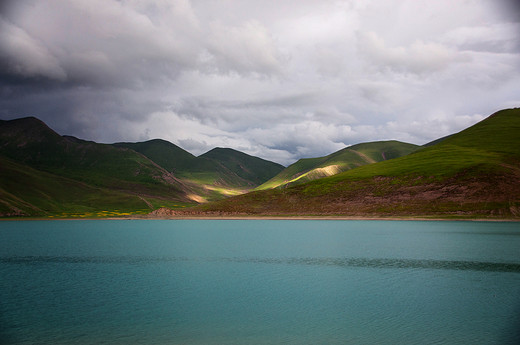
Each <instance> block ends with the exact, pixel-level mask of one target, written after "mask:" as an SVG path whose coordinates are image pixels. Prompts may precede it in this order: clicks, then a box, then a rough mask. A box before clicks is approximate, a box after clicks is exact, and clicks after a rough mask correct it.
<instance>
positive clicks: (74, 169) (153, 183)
mask: <svg viewBox="0 0 520 345" xmlns="http://www.w3.org/2000/svg"><path fill="white" fill-rule="evenodd" d="M0 157H1V158H2V165H1V167H0V173H1V174H2V179H1V180H0V188H2V199H1V200H0V201H1V202H2V204H3V205H4V206H2V207H3V212H1V213H4V214H9V213H25V214H28V215H45V214H52V213H55V212H61V211H62V210H69V211H71V210H73V209H76V210H78V211H80V210H86V209H89V210H92V211H96V210H106V209H105V208H104V206H102V204H104V203H105V204H106V201H107V200H110V199H112V200H115V199H117V200H119V201H120V203H118V204H119V206H117V207H115V208H114V206H116V203H112V204H111V205H112V208H111V209H126V210H129V209H134V210H137V209H140V210H142V209H148V210H150V209H153V208H155V207H156V206H157V205H159V206H160V205H161V204H165V205H171V204H173V203H189V202H191V203H193V201H192V200H191V199H190V198H191V197H190V196H191V195H193V190H192V189H191V188H190V186H189V185H188V184H186V183H183V182H182V181H180V180H178V179H177V178H175V176H173V175H172V174H170V173H169V172H168V171H166V170H165V169H163V168H161V167H160V166H158V165H157V164H156V163H154V162H152V161H151V160H150V159H148V158H146V157H145V156H143V155H141V154H139V153H137V152H135V151H133V150H129V149H125V148H117V147H114V146H112V145H105V144H97V143H94V142H90V141H84V140H80V139H77V138H73V137H62V136H60V135H59V134H57V133H56V132H54V131H53V130H52V129H50V128H49V127H47V125H45V124H44V123H43V122H41V121H40V120H38V119H36V118H34V117H29V118H22V119H17V120H11V121H0ZM59 181H61V182H63V183H58V182H59ZM28 186H31V188H29V187H28ZM50 186H52V188H51V187H50ZM96 195H97V196H98V197H96ZM13 198H14V199H13ZM7 200H10V201H7ZM15 200H18V201H19V202H20V203H19V204H17V203H15V202H14V201H15ZM72 200H74V201H72ZM160 200H162V202H159V201H160ZM96 203H98V204H99V206H96ZM17 205H18V206H17ZM20 205H30V206H28V208H23V207H19V206H20ZM17 209H19V210H21V211H16V210H17ZM9 210H11V211H9ZM13 210H14V211H13ZM36 210H40V211H36Z"/></svg>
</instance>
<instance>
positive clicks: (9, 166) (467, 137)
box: [0, 108, 520, 220]
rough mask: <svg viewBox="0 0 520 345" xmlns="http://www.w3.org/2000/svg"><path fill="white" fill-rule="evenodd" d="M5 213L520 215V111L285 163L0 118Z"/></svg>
mask: <svg viewBox="0 0 520 345" xmlns="http://www.w3.org/2000/svg"><path fill="white" fill-rule="evenodd" d="M0 216H1V217H3V218H7V219H13V218H14V219H18V218H22V219H25V218H27V217H29V218H30V217H33V218H34V217H38V218H49V219H56V218H58V219H59V218H106V217H142V218H183V217H250V216H254V217H348V218H358V217H360V218H410V217H411V218H417V217H421V218H436V219H437V218H443V219H477V218H478V219H512V220H519V219H520V109H518V108H515V109H505V110H501V111H498V112H496V113H494V114H492V115H490V116H489V117H488V118H486V119H485V120H483V121H481V122H479V123H477V124H475V125H474V126H471V127H469V128H467V129H465V130H463V131H461V132H459V133H455V134H453V135H450V136H448V137H445V138H442V139H439V140H436V141H434V142H432V143H430V144H427V145H424V146H418V145H413V144H409V143H403V142H399V141H378V142H370V143H361V144H357V145H353V146H349V147H346V148H344V149H342V150H340V151H337V152H334V153H332V154H330V155H327V156H324V157H316V158H307V159H300V160H299V161H297V162H295V163H294V164H292V165H290V166H288V167H283V166H282V165H280V164H277V163H274V162H270V161H267V160H264V159H261V158H258V157H253V156H250V155H247V154H245V153H242V152H239V151H236V150H233V149H229V148H215V149H212V150H210V151H208V152H207V153H205V154H203V155H200V156H194V155H192V154H191V153H189V152H187V151H185V150H183V149H182V148H180V147H178V146H176V145H174V144H172V143H170V142H168V141H165V140H161V139H155V140H150V141H146V142H138V143H115V144H99V143H95V142H92V141H86V140H81V139H78V138H75V137H71V136H62V135H59V134H58V133H56V132H55V131H53V130H52V129H50V128H49V127H48V126H47V125H46V124H45V123H43V122H42V121H40V120H38V119H37V118H34V117H29V118H21V119H16V120H9V121H0Z"/></svg>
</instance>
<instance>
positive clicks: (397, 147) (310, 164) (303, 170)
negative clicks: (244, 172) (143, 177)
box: [256, 141, 419, 190]
mask: <svg viewBox="0 0 520 345" xmlns="http://www.w3.org/2000/svg"><path fill="white" fill-rule="evenodd" d="M418 148H419V146H417V145H413V144H407V143H402V142H399V141H378V142H370V143H362V144H357V145H354V146H351V147H348V148H344V149H342V150H339V151H337V152H334V153H332V154H330V155H328V156H324V157H318V158H306V159H300V160H299V161H298V162H296V163H294V164H292V165H290V166H289V167H287V168H286V169H284V170H283V171H282V172H280V173H279V174H278V175H276V176H275V177H273V178H272V179H270V180H269V181H267V182H266V183H264V184H262V185H260V186H259V187H257V188H256V190H265V189H271V188H276V187H287V186H294V185H296V184H301V183H306V182H309V181H312V180H316V179H321V178H323V177H326V176H330V175H335V174H336V173H338V172H343V171H348V170H351V169H354V168H357V167H360V166H364V165H367V164H368V165H369V164H372V163H374V162H381V161H384V160H387V159H392V158H396V157H400V156H403V155H406V154H409V153H411V152H413V151H416V150H417V149H418Z"/></svg>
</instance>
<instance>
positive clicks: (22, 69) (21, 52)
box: [0, 18, 67, 80]
mask: <svg viewBox="0 0 520 345" xmlns="http://www.w3.org/2000/svg"><path fill="white" fill-rule="evenodd" d="M0 56H1V57H2V58H3V59H4V60H5V61H6V62H7V64H8V69H9V71H10V72H12V73H15V74H19V75H22V76H24V77H47V78H50V79H57V80H65V79H66V77H67V75H66V72H65V71H64V70H63V68H62V67H61V66H60V62H59V61H58V59H57V58H56V57H55V56H54V55H53V54H52V53H51V52H50V51H49V49H47V48H46V47H45V45H44V44H42V42H39V40H38V39H37V38H35V37H32V36H31V35H29V34H28V33H27V32H26V31H24V30H23V29H22V28H19V27H17V26H15V25H13V24H11V23H9V22H7V21H6V20H4V19H2V18H0Z"/></svg>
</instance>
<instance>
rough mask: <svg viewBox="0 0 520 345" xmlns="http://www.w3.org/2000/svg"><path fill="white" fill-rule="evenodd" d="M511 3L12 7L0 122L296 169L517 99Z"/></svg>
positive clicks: (471, 118) (434, 130)
mask: <svg viewBox="0 0 520 345" xmlns="http://www.w3.org/2000/svg"><path fill="white" fill-rule="evenodd" d="M514 3H515V0H510V1H508V0H456V1H453V0H435V1H433V0H385V1H358V0H352V1H348V0H345V1H327V0H320V1H318V0H298V1H296V0H295V1H289V0H287V1H279V0H272V1H271V0H235V1H233V0H220V1H217V0H214V1H213V0H191V1H190V0H150V1H144V0H45V1H44V0H11V1H9V0H7V1H6V0H2V1H0V119H13V118H18V117H23V116H36V117H38V118H40V119H42V120H43V121H45V122H46V123H47V124H48V125H49V126H50V127H51V128H53V129H54V130H56V131H57V132H59V133H60V134H68V135H75V136H77V137H80V138H82V139H88V140H95V141H98V142H105V143H112V142H117V141H143V140H147V139H153V138H162V139H166V140H169V141H171V142H173V143H175V144H177V145H179V146H181V147H183V148H184V149H186V150H188V151H190V152H191V153H193V154H196V155H198V154H201V153H204V152H206V151H207V150H209V149H211V148H213V147H217V146H220V147H231V148H234V149H237V150H241V151H243V152H246V153H249V154H252V155H256V156H260V157H262V158H265V159H269V160H273V161H276V162H279V163H282V164H284V165H288V164H290V163H292V162H294V161H295V160H297V159H298V158H302V157H316V156H321V155H326V154H329V153H332V152H334V151H336V150H339V149H341V148H344V147H345V146H348V145H352V144H356V143H359V142H365V141H373V140H381V139H397V140H402V141H406V142H411V143H415V144H424V143H426V142H429V141H431V140H434V139H437V138H439V137H442V136H444V135H447V134H451V133H454V132H457V131H459V130H461V129H463V128H465V127H467V126H469V125H472V124H474V123H476V122H478V121H480V120H481V119H483V118H484V117H485V116H487V115H490V114H491V113H493V112H494V111H496V110H499V109H503V108H509V107H516V106H520V10H519V6H515V5H513V4H514Z"/></svg>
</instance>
